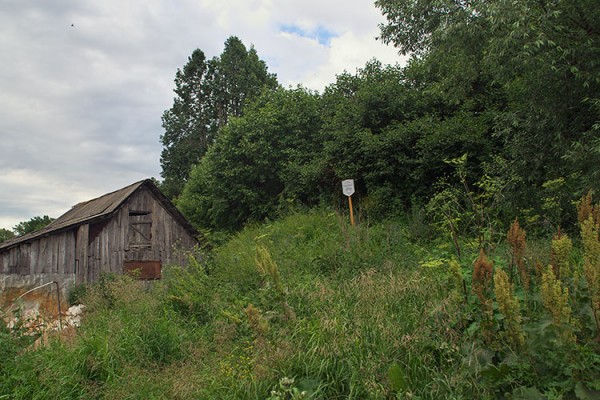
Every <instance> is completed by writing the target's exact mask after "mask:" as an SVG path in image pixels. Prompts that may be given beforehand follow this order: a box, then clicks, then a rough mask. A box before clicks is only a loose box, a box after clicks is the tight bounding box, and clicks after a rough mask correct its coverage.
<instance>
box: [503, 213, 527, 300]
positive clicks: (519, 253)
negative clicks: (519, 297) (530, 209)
mask: <svg viewBox="0 0 600 400" xmlns="http://www.w3.org/2000/svg"><path fill="white" fill-rule="evenodd" d="M506 239H507V241H508V243H509V244H510V247H511V249H512V264H513V265H516V266H517V269H518V270H519V277H520V278H521V283H522V284H523V287H524V288H525V289H529V275H528V273H527V266H526V265H525V248H526V247H527V242H526V241H525V230H524V229H522V228H521V226H520V225H519V219H518V218H515V221H514V222H513V223H512V225H511V226H510V229H509V230H508V234H507V235H506Z"/></svg>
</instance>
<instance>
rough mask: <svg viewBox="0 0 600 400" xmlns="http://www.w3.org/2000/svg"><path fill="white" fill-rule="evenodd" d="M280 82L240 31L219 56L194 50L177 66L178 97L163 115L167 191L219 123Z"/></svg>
mask: <svg viewBox="0 0 600 400" xmlns="http://www.w3.org/2000/svg"><path fill="white" fill-rule="evenodd" d="M276 86H277V79H276V77H275V75H273V74H270V73H268V72H267V66H266V64H265V62H264V61H262V60H260V59H259V58H258V54H257V53H256V50H255V49H254V48H253V47H251V48H250V49H249V50H247V49H246V47H245V46H244V44H243V43H242V42H241V40H240V39H238V38H237V37H235V36H232V37H230V38H228V39H227V41H226V42H225V49H224V50H223V53H222V54H221V56H220V57H214V58H212V59H210V60H207V59H206V56H205V55H204V53H203V52H202V50H200V49H196V50H194V52H193V53H192V55H191V56H190V57H189V59H188V62H187V64H186V65H185V66H184V67H183V70H177V73H176V75H175V90H174V91H175V94H176V95H177V97H175V99H174V101H173V106H172V107H171V108H170V109H169V110H166V111H165V112H164V114H163V117H162V121H163V128H164V129H165V133H164V134H163V135H162V136H161V142H162V145H163V147H164V148H163V151H162V154H161V159H160V160H161V167H162V172H161V176H162V177H163V178H164V181H163V183H162V189H163V191H164V192H165V193H166V194H167V195H168V196H169V197H171V198H175V197H177V196H178V195H179V194H180V192H181V190H182V188H183V185H184V184H185V182H186V181H187V179H188V177H189V173H190V169H191V168H192V166H193V165H195V164H196V163H197V162H198V161H199V160H200V159H201V158H202V156H203V155H204V154H205V153H206V151H207V149H208V147H209V145H210V144H211V143H212V142H213V141H214V140H215V138H216V136H217V133H218V130H219V128H221V127H223V126H225V125H226V124H227V120H228V118H229V117H230V116H239V115H241V114H242V107H243V106H244V104H245V103H246V102H247V101H248V100H249V99H252V98H253V97H256V96H257V95H258V94H259V93H260V92H261V90H262V89H263V88H269V89H274V88H275V87H276Z"/></svg>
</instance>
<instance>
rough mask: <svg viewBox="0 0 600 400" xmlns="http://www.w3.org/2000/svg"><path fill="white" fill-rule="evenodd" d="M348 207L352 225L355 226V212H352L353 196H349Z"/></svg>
mask: <svg viewBox="0 0 600 400" xmlns="http://www.w3.org/2000/svg"><path fill="white" fill-rule="evenodd" d="M348 205H349V206H350V223H351V224H352V226H354V211H353V210H352V196H348Z"/></svg>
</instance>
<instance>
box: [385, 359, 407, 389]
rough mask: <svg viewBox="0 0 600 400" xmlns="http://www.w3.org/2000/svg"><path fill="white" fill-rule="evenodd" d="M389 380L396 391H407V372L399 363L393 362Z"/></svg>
mask: <svg viewBox="0 0 600 400" xmlns="http://www.w3.org/2000/svg"><path fill="white" fill-rule="evenodd" d="M387 375H388V381H389V382H390V387H391V388H392V390H393V391H394V392H406V388H407V386H406V374H405V373H404V370H403V369H402V367H401V366H400V365H399V364H398V363H393V364H392V365H390V368H389V369H388V373H387Z"/></svg>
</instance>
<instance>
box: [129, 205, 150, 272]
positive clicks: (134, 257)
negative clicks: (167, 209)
mask: <svg viewBox="0 0 600 400" xmlns="http://www.w3.org/2000/svg"><path fill="white" fill-rule="evenodd" d="M128 241H129V243H128V244H129V252H128V255H127V257H126V258H127V261H149V260H157V258H156V257H155V254H154V249H153V246H152V213H151V212H150V211H129V234H128Z"/></svg>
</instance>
